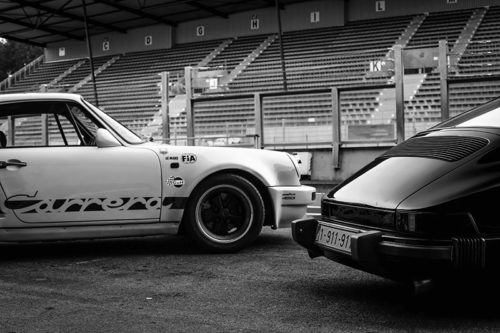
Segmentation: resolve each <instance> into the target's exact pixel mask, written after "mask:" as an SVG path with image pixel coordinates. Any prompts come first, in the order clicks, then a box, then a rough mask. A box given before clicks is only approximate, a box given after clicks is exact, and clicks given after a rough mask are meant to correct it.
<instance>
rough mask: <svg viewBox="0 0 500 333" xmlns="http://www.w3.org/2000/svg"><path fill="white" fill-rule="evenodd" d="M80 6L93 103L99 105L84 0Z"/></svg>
mask: <svg viewBox="0 0 500 333" xmlns="http://www.w3.org/2000/svg"><path fill="white" fill-rule="evenodd" d="M82 8H83V21H84V25H85V39H86V40H87V52H88V54H89V61H90V74H91V75H92V85H93V87H94V98H95V105H96V106H97V107H99V99H98V98H97V87H96V83H95V74H94V57H93V56H92V45H91V43H90V35H89V25H88V23H87V4H86V3H85V0H82Z"/></svg>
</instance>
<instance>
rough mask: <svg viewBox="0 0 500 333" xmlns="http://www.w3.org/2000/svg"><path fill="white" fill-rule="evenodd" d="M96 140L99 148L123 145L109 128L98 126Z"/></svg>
mask: <svg viewBox="0 0 500 333" xmlns="http://www.w3.org/2000/svg"><path fill="white" fill-rule="evenodd" d="M95 142H96V145H97V147H99V148H107V147H119V146H121V144H120V142H118V140H116V138H115V137H114V136H113V135H111V133H109V131H108V130H107V129H104V128H98V129H97V134H96V136H95Z"/></svg>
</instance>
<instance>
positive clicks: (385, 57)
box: [2, 6, 500, 144]
mask: <svg viewBox="0 0 500 333" xmlns="http://www.w3.org/2000/svg"><path fill="white" fill-rule="evenodd" d="M499 22H500V6H490V7H478V8H468V9H460V10H452V11H450V10H447V11H443V12H425V13H424V14H414V15H408V14H406V15H398V16H387V17H381V18H380V17H379V18H371V19H363V20H353V21H347V22H346V23H345V24H344V25H341V26H326V27H319V28H310V29H296V30H293V29H292V30H289V31H285V32H284V33H283V35H282V45H283V54H284V59H285V61H284V67H285V69H286V79H287V87H288V91H290V92H293V91H304V93H303V94H300V95H298V94H292V95H287V94H274V95H270V96H266V97H264V98H263V100H262V108H263V122H264V127H265V128H266V130H265V133H266V134H265V136H266V137H267V138H268V139H269V140H270V142H271V143H273V144H276V143H285V142H290V141H296V142H304V141H305V142H306V143H309V144H311V143H314V142H316V143H320V142H323V143H324V142H331V140H332V137H331V135H332V133H331V132H332V131H331V126H332V117H331V110H332V97H331V93H329V92H328V91H325V89H329V88H330V87H334V86H335V87H346V86H359V85H370V84H390V83H392V80H393V74H394V73H393V72H391V71H388V72H379V73H376V74H377V75H373V72H372V70H373V68H372V66H373V64H374V63H377V62H381V61H383V62H387V63H391V61H392V60H393V59H391V50H392V49H393V48H394V46H395V45H402V46H403V47H405V48H407V49H416V48H432V47H437V45H438V41H440V40H446V41H447V42H448V46H449V49H450V54H451V55H452V56H454V59H455V60H454V62H453V63H452V64H451V67H450V70H451V72H450V73H451V74H452V75H453V77H478V76H487V75H489V76H491V75H497V74H500V61H499V60H498V59H499V58H498V55H499V53H500V39H499V37H498V36H500V23H499ZM278 41H279V36H277V35H276V33H274V32H272V33H265V34H262V33H258V34H254V35H247V36H237V37H236V36H233V37H229V38H214V39H209V40H203V41H199V42H186V43H177V44H175V45H173V46H172V47H171V48H160V49H155V50H150V51H146V50H143V51H136V52H122V53H117V54H110V55H106V56H98V57H96V58H94V70H95V71H96V72H95V74H96V75H95V76H96V88H97V91H98V96H99V101H98V102H99V106H100V107H101V108H102V109H103V110H105V111H106V112H107V113H109V114H110V115H112V116H113V117H115V118H116V119H118V120H119V121H121V122H122V123H124V124H125V125H128V126H129V127H130V128H132V129H133V130H135V131H138V132H141V131H142V132H143V133H145V132H144V131H143V129H144V128H146V129H148V131H146V133H148V134H147V135H152V136H154V137H155V138H157V139H159V138H160V137H161V135H160V131H159V130H158V128H159V126H160V125H161V123H159V121H158V118H161V116H160V114H159V110H160V103H161V100H160V81H161V79H160V75H159V74H160V73H161V72H169V73H170V77H171V78H173V81H172V85H174V86H177V87H181V88H182V86H183V79H184V68H185V67H186V66H193V67H200V68H208V69H218V68H222V69H224V70H225V71H227V73H228V74H227V77H224V78H222V79H220V80H219V81H218V82H219V86H218V87H217V88H216V89H205V90H204V91H203V93H202V94H196V95H195V97H203V101H201V102H199V103H197V102H196V99H195V103H194V121H195V134H196V136H207V137H216V136H225V137H245V136H247V135H251V134H252V133H255V126H256V120H255V110H254V108H255V104H254V103H255V102H254V97H253V95H249V94H254V93H262V94H266V93H276V92H281V91H283V86H284V84H283V73H282V65H281V57H280V43H279V42H278ZM389 67H390V66H389ZM89 72H90V63H89V61H88V59H86V58H79V59H71V60H63V61H51V62H44V63H42V64H41V65H40V66H38V67H37V68H36V69H35V70H34V71H32V72H31V73H29V74H27V75H25V76H24V77H23V78H22V79H20V80H17V81H16V82H14V83H13V84H12V85H11V86H9V87H8V88H7V89H5V90H4V91H2V93H9V92H22V91H36V90H39V89H40V87H41V86H42V87H44V89H49V90H60V91H71V92H76V93H79V94H82V95H83V96H84V97H85V98H86V99H88V100H90V101H91V102H96V101H95V97H94V90H93V84H92V81H91V78H90V77H89ZM412 75H419V76H418V77H415V79H412ZM405 80H407V82H406V84H407V88H409V90H411V92H410V93H406V94H405V107H406V111H405V113H406V114H407V116H406V118H407V120H406V121H407V126H408V128H412V130H407V136H409V135H412V134H414V133H415V132H416V131H419V130H422V129H424V128H427V127H429V126H430V125H432V124H434V123H436V122H437V121H439V119H440V91H439V89H440V88H439V73H438V72H437V70H436V69H432V68H431V69H429V68H423V69H421V71H420V73H418V74H416V73H414V74H412V73H408V76H407V79H405ZM410 82H416V83H415V84H413V83H410ZM410 88H411V89H410ZM318 89H319V90H318ZM321 89H322V90H321ZM320 90H321V91H320ZM413 90H414V91H413ZM450 90H451V99H450V105H451V113H452V114H456V113H457V112H461V111H463V110H465V109H468V108H470V107H473V106H475V105H478V104H480V103H482V102H484V101H486V100H488V99H490V98H493V97H495V96H498V94H499V93H500V82H497V81H488V82H482V83H475V84H472V85H471V84H457V85H453V86H451V88H450ZM182 93H183V92H182V89H180V90H178V91H176V92H175V93H174V92H173V93H172V96H171V97H172V98H174V97H175V95H179V96H177V97H176V98H178V99H179V100H182V96H181V95H182ZM240 95H245V96H240ZM387 95H388V92H387V91H386V90H385V89H375V90H369V91H364V92H357V93H345V94H343V95H342V96H341V131H342V138H343V140H349V138H351V135H352V137H354V138H356V135H355V134H356V133H355V132H353V131H354V130H355V129H356V130H360V128H362V127H361V126H379V127H378V128H379V129H382V128H385V127H384V126H389V127H390V126H393V125H394V122H395V116H394V112H393V111H392V112H391V110H390V109H389V110H388V106H387V103H386V102H384V103H382V102H381V101H382V100H384V98H387ZM220 96H234V97H235V98H224V99H220V98H218V97H220ZM236 96H239V97H238V98H236ZM206 97H214V99H213V100H210V99H207V98H206ZM185 124H186V121H185V114H183V113H182V108H181V109H179V110H177V109H176V110H172V111H171V124H170V126H171V128H172V129H174V130H173V131H171V132H175V135H176V136H185V135H186V130H185ZM153 126H156V128H155V129H150V128H151V127H153ZM360 131H361V132H363V130H360ZM389 132H390V133H391V134H390V135H389V136H385V137H384V138H385V139H394V137H391V135H393V134H394V133H393V131H390V130H389ZM353 133H354V134H353Z"/></svg>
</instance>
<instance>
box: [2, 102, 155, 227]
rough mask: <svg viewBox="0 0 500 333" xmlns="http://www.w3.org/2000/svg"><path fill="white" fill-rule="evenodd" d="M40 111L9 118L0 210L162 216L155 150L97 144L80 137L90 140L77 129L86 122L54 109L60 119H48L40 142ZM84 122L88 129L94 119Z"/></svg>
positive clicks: (76, 216)
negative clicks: (75, 121)
mask: <svg viewBox="0 0 500 333" xmlns="http://www.w3.org/2000/svg"><path fill="white" fill-rule="evenodd" d="M73 107H76V108H79V106H73ZM80 107H81V106H80ZM42 109H43V108H42ZM80 111H82V110H80ZM32 116H35V117H32ZM50 116H51V114H50V113H49V114H48V117H49V118H50ZM37 117H39V118H41V119H42V118H44V117H46V116H43V115H42V117H40V115H38V114H31V115H23V117H20V118H15V119H14V120H12V117H11V118H10V123H11V133H9V135H8V137H9V140H8V141H9V142H8V144H7V147H5V148H3V149H0V185H1V188H2V191H1V192H2V193H0V200H3V203H4V207H5V209H11V210H12V211H13V212H14V214H15V216H16V217H17V218H18V219H19V220H20V221H21V222H25V223H54V222H59V223H71V224H74V223H99V224H103V223H106V224H107V223H124V222H125V223H126V222H131V223H132V222H133V223H136V222H138V221H143V222H151V221H159V218H160V209H161V198H160V196H161V172H160V164H159V160H158V157H157V155H156V154H155V153H154V152H152V151H151V150H148V149H143V148H140V147H134V146H117V147H106V148H99V147H97V146H95V145H93V143H91V142H85V141H91V140H88V139H85V138H84V136H83V135H82V133H76V132H82V131H83V129H82V128H80V129H76V128H75V126H74V124H71V120H70V119H68V117H62V116H61V115H56V117H57V118H59V119H58V121H57V122H56V121H51V120H50V119H49V120H48V121H47V122H48V124H49V126H48V132H49V133H48V135H46V137H48V140H45V141H47V142H45V144H43V143H42V142H43V141H44V140H38V139H37V138H36V135H35V134H38V132H37V131H36V128H37V126H36V125H34V124H36V123H37V122H36V120H37V119H34V118H37ZM62 120H64V121H62ZM87 121H88V123H85V126H86V128H87V127H89V126H90V127H92V126H96V127H98V126H99V125H98V124H95V123H94V122H93V120H92V119H90V118H89V119H87ZM56 123H57V124H56ZM82 124H84V122H79V126H82ZM12 128H13V129H14V130H12ZM16 130H17V131H16ZM60 130H63V132H65V134H64V135H63V136H62V137H63V139H61V135H60V133H58V131H60ZM86 130H87V129H86ZM93 130H95V129H92V128H90V129H89V133H92V132H93ZM72 131H73V132H72ZM12 132H14V133H15V134H13V133H12ZM26 132H31V134H29V135H26ZM41 132H42V133H43V130H42V131H41ZM90 136H91V135H90Z"/></svg>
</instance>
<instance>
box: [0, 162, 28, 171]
mask: <svg viewBox="0 0 500 333" xmlns="http://www.w3.org/2000/svg"><path fill="white" fill-rule="evenodd" d="M27 165H28V164H26V162H21V161H19V160H8V161H7V162H6V161H0V169H5V168H6V167H8V166H17V167H19V168H21V167H25V166H27Z"/></svg>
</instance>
